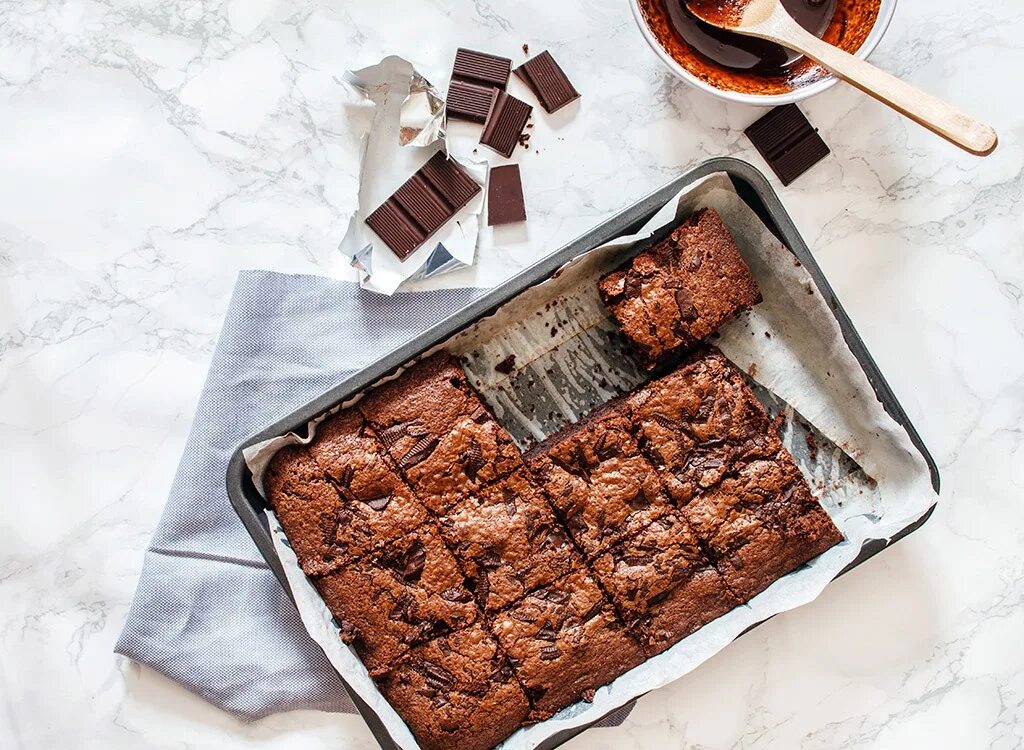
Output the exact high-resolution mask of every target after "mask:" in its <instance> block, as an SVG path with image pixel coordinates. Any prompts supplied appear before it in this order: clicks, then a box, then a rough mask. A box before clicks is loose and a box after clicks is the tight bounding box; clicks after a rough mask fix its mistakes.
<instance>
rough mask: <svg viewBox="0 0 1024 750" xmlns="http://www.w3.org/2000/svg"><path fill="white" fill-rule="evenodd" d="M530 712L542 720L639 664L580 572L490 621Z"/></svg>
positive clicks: (640, 656)
mask: <svg viewBox="0 0 1024 750" xmlns="http://www.w3.org/2000/svg"><path fill="white" fill-rule="evenodd" d="M492 627H493V630H494V634H495V636H496V637H497V639H498V642H499V643H500V644H501V645H502V647H503V648H504V649H505V651H506V652H507V653H508V655H509V659H510V660H511V661H512V666H513V669H515V672H516V676H517V677H518V678H519V681H520V682H521V683H522V684H523V687H525V688H526V694H527V696H528V697H529V698H530V702H531V704H532V705H533V708H534V711H533V714H532V718H533V719H535V720H542V719H545V718H547V717H549V716H551V715H553V714H554V713H556V712H558V711H560V710H561V709H563V708H565V707H566V706H568V705H571V704H573V703H575V702H576V701H578V700H580V699H581V698H582V699H583V700H592V699H593V695H594V691H595V690H596V689H597V688H599V687H601V686H602V685H606V684H607V683H609V682H612V681H613V680H614V679H615V678H616V677H618V676H619V675H620V674H622V673H623V672H627V671H629V670H630V669H632V668H633V667H635V666H636V665H637V664H639V663H640V662H642V661H643V660H644V652H643V649H642V648H641V647H640V645H639V644H638V643H637V642H636V641H634V640H633V639H632V638H631V637H630V636H629V634H628V633H627V631H626V629H625V627H624V626H623V625H622V623H621V622H620V621H619V620H618V618H617V617H616V615H615V611H614V609H613V608H612V606H611V604H609V603H608V601H607V600H606V599H605V598H604V594H602V593H601V590H600V589H599V588H598V587H597V584H596V583H594V580H593V579H592V578H591V577H590V576H589V575H587V573H586V572H585V571H584V570H583V569H579V570H576V571H574V572H573V573H572V574H570V575H567V576H565V577H564V578H562V579H560V580H559V581H557V582H556V583H554V584H552V585H550V586H546V587H544V588H541V589H537V590H536V591H533V592H531V593H530V594H528V595H527V596H526V597H525V598H524V599H522V600H520V601H519V602H517V603H516V604H514V605H512V606H511V607H509V608H508V609H507V610H505V611H504V612H501V613H500V614H499V615H497V617H495V618H494V622H493V626H492Z"/></svg>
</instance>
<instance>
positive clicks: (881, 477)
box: [246, 175, 935, 750]
mask: <svg viewBox="0 0 1024 750" xmlns="http://www.w3.org/2000/svg"><path fill="white" fill-rule="evenodd" d="M702 207H713V208H715V209H717V210H718V211H719V212H720V213H721V214H722V216H723V218H724V219H725V221H726V223H727V224H728V226H729V227H730V229H731V230H732V232H733V235H734V237H735V238H736V241H737V244H738V245H739V247H740V250H741V252H742V254H743V256H744V258H745V260H746V261H747V263H748V264H749V265H750V267H751V269H752V271H753V272H754V275H755V277H756V278H757V281H758V284H759V285H760V287H761V290H762V292H763V294H764V298H765V301H764V302H763V303H762V304H760V305H758V306H757V307H756V308H755V309H754V310H753V311H751V312H750V313H748V314H746V315H744V316H741V317H740V318H738V319H737V320H734V321H732V322H731V323H729V324H727V325H726V326H724V327H723V329H722V330H721V332H720V333H721V336H720V338H719V339H718V340H716V341H715V343H716V345H717V346H718V347H719V348H720V349H721V350H722V351H723V352H724V353H725V354H726V356H728V357H729V358H730V359H731V360H732V361H733V362H734V363H736V364H737V365H738V366H739V367H740V368H741V369H744V370H745V371H747V372H748V373H750V374H751V376H752V377H753V378H754V379H755V380H756V381H757V383H758V384H759V385H758V387H757V388H756V390H757V391H758V392H759V397H761V398H762V400H766V401H767V403H768V405H769V408H770V409H773V410H776V411H778V410H779V409H778V407H779V399H781V401H783V402H786V403H785V404H784V405H783V408H782V409H781V411H782V413H783V415H784V416H786V417H787V423H786V429H785V430H784V433H783V436H784V439H785V440H786V442H787V445H788V446H789V447H790V449H791V451H792V452H793V453H794V456H795V457H796V458H797V460H798V463H799V464H800V466H801V469H802V470H803V471H804V472H805V474H806V475H807V477H808V479H809V481H810V482H811V485H812V488H813V489H814V490H815V492H816V494H817V495H818V496H819V499H820V500H821V502H822V504H823V505H824V506H825V508H826V509H827V510H828V511H829V513H830V515H831V516H832V518H833V520H834V521H835V522H836V523H837V525H838V526H839V527H840V528H841V529H842V531H843V533H844V535H845V537H846V539H845V541H844V542H843V543H841V544H839V545H838V546H836V547H834V548H832V549H831V550H829V551H828V552H826V553H824V554H823V555H821V556H820V557H818V558H816V559H815V560H813V561H812V562H811V563H810V564H809V565H806V566H804V567H803V568H800V569H799V570H797V571H794V572H793V573H791V574H789V575H788V576H785V577H784V578H782V579H780V580H779V581H777V582H776V583H775V584H773V585H772V586H771V587H769V588H768V589H767V590H766V591H765V592H764V593H762V594H760V595H759V596H757V597H755V598H754V599H753V600H751V601H750V602H749V603H748V604H747V605H744V606H741V607H738V608H736V609H735V610H733V611H732V612H730V613H728V614H726V615H725V616H723V617H721V618H719V619H718V620H716V621H714V622H713V623H711V624H709V625H707V626H705V627H704V628H702V629H701V630H699V631H698V632H697V633H694V634H693V635H691V636H690V637H688V638H685V639H684V640H682V641H680V642H679V643H677V644H676V645H675V646H673V647H672V648H670V649H668V650H667V651H665V652H664V653H662V654H660V655H658V656H657V657H655V658H653V659H649V660H648V661H646V662H644V663H643V664H641V665H640V666H638V667H636V668H635V669H633V670H631V671H630V672H628V673H626V674H624V675H622V676H621V677H619V678H618V679H617V680H615V682H613V683H612V684H610V685H607V686H604V687H602V688H601V689H599V690H598V691H597V693H596V695H595V696H594V701H593V703H585V702H581V703H578V704H576V705H574V706H570V707H569V708H567V709H565V710H564V711H562V712H561V713H559V714H558V715H556V716H555V717H553V718H551V719H549V720H547V721H545V722H542V723H540V724H537V725H534V726H531V727H528V728H526V729H521V730H519V731H518V732H516V733H515V734H514V735H513V736H512V737H510V738H509V739H508V740H507V741H506V742H505V743H503V744H502V746H501V747H502V748H503V750H532V748H535V747H536V746H537V745H538V744H539V743H541V742H542V741H543V740H545V739H546V738H548V737H550V736H551V735H553V734H554V733H556V732H559V731H562V730H565V729H570V728H574V727H579V726H583V725H586V724H589V723H591V722H593V721H595V720H597V719H598V718H600V717H602V716H604V715H605V714H607V713H609V712H610V711H613V710H614V709H616V708H618V707H620V706H623V705H625V704H626V703H628V702H629V701H631V700H633V699H634V698H636V697H638V696H640V695H642V694H644V693H646V692H649V691H651V690H655V689H657V688H659V687H661V686H663V685H666V684H668V683H669V682H672V681H673V680H676V679H678V678H680V677H681V676H683V675H685V674H686V673H688V672H690V671H691V670H693V669H694V668H696V667H697V666H698V665H699V664H701V663H702V662H703V661H705V660H706V659H708V658H710V657H711V656H713V655H714V654H715V653H717V652H718V651H719V650H721V649H722V648H724V647H725V646H726V645H728V644H729V643H730V642H732V641H733V640H734V639H735V638H736V637H737V636H739V635H740V634H741V633H742V632H743V631H744V630H746V629H747V628H748V627H749V626H751V625H754V624H756V623H758V622H761V621H762V620H765V619H767V618H769V617H771V616H772V615H775V614H777V613H779V612H783V611H786V610H788V609H792V608H794V607H798V606H800V605H802V604H805V603H807V602H809V601H811V600H812V599H814V598H815V597H816V596H817V595H818V594H819V593H821V591H822V590H823V589H824V587H825V586H826V585H827V584H828V582H829V581H831V580H832V579H833V578H835V576H836V575H837V574H838V573H839V572H840V571H842V570H843V569H844V568H845V567H846V566H847V565H848V564H849V563H850V562H852V561H853V560H854V559H855V558H856V556H857V554H858V552H859V551H860V548H861V546H862V544H863V543H864V541H865V540H868V539H888V538H890V537H891V536H892V535H894V534H895V533H896V532H898V531H900V530H901V529H903V528H905V527H907V526H908V525H910V524H911V523H912V522H913V521H915V520H916V519H918V518H920V517H921V516H922V515H923V514H924V513H926V512H927V511H928V509H929V508H930V507H931V506H932V505H933V504H934V502H935V498H934V494H933V492H932V489H931V485H930V484H929V474H928V468H927V466H926V465H925V462H924V460H923V459H922V457H921V456H920V454H919V453H918V452H917V451H916V450H915V449H914V448H913V446H912V445H911V443H910V441H909V438H908V437H907V435H906V433H905V432H904V431H903V429H902V428H901V427H900V426H899V425H898V424H897V423H896V422H895V421H893V420H892V419H891V418H890V417H889V416H888V415H887V414H886V413H885V411H884V409H883V408H882V405H881V404H880V403H879V402H878V401H877V399H876V398H875V395H874V392H873V390H872V389H871V386H870V384H869V383H868V381H867V379H866V377H865V376H864V374H863V371H862V370H861V368H860V365H859V364H858V363H857V361H856V359H855V358H854V357H853V355H852V354H851V353H850V351H849V350H848V348H847V347H846V344H845V342H844V340H843V337H842V335H841V332H840V330H839V327H838V324H837V322H836V320H835V318H834V317H833V315H832V314H831V312H830V311H829V309H828V307H827V305H826V303H825V301H824V300H823V299H822V298H821V296H820V295H818V294H817V293H816V292H815V291H814V289H813V284H812V282H811V280H810V278H809V277H808V275H807V274H806V272H805V271H804V269H803V268H802V267H800V266H799V265H798V264H797V263H796V262H795V260H794V258H793V255H792V254H791V253H790V252H789V251H788V250H786V248H785V247H783V246H782V245H781V244H780V243H779V242H778V240H777V239H776V238H775V237H774V236H773V235H772V234H771V233H770V232H769V231H768V230H767V229H766V228H765V227H764V225H763V224H762V223H761V222H760V221H759V220H758V218H757V217H756V215H755V214H754V213H753V211H751V209H750V208H749V207H748V206H747V205H746V204H745V203H743V201H742V200H741V199H740V198H739V197H738V196H737V195H736V193H735V191H734V190H733V188H732V184H731V183H730V182H729V180H728V179H727V178H726V177H725V176H724V175H719V176H712V177H709V178H707V179H705V180H704V181H702V182H700V183H698V184H696V185H694V186H691V187H690V188H688V189H687V190H686V191H684V192H683V193H682V194H680V195H679V196H677V198H676V199H674V200H672V201H670V202H669V203H668V204H667V205H666V206H665V207H664V209H662V210H661V211H660V212H659V213H658V214H657V215H656V216H655V217H654V218H652V219H651V220H650V221H649V222H648V224H647V225H646V226H645V227H644V228H643V229H642V230H641V231H640V232H639V233H637V235H635V236H632V237H623V238H620V239H618V240H616V241H614V242H613V243H610V244H608V245H606V246H604V247H602V248H598V249H596V250H593V251H591V252H589V253H586V254H585V255H583V256H580V257H579V258H577V259H576V260H574V261H572V262H571V263H569V264H567V265H566V266H565V267H564V268H563V269H561V270H560V271H559V273H557V274H556V275H555V276H554V277H553V278H552V279H550V280H548V281H547V282H545V283H542V284H539V285H537V286H535V287H533V288H531V289H529V290H527V291H526V292H524V293H523V294H521V295H519V296H518V297H517V298H516V299H515V300H513V301H511V302H509V303H507V304H506V305H504V306H503V307H502V308H501V309H499V310H498V311H497V312H496V313H495V314H494V315H492V316H491V317H489V318H486V319H484V320H481V321H479V322H478V323H476V324H474V325H473V326H471V327H470V328H469V329H467V330H465V331H463V332H462V333H460V334H458V335H457V336H455V337H454V338H453V339H451V340H450V341H448V342H446V343H445V344H444V345H443V347H444V348H447V349H449V350H450V351H452V352H454V353H456V354H459V355H461V356H462V357H463V358H464V359H465V361H467V363H468V364H467V372H468V373H469V375H470V377H471V379H472V380H473V381H474V385H475V386H476V387H477V388H478V390H480V392H481V394H482V395H483V397H484V398H485V399H486V400H487V401H488V403H489V404H490V405H491V407H492V408H493V409H494V410H495V413H496V415H497V416H498V419H499V420H500V421H501V422H502V424H503V425H504V426H505V427H506V428H507V429H509V431H510V432H512V434H513V435H514V436H515V437H516V438H517V440H518V441H519V442H520V443H521V444H523V445H525V444H527V443H529V442H530V441H532V440H537V439H541V438H543V437H545V436H547V435H548V434H550V433H551V432H553V431H554V430H557V429H558V428H559V427H560V426H562V425H563V424H564V423H565V422H567V421H571V420H575V419H578V418H579V417H580V416H582V415H583V414H584V413H585V412H586V411H588V410H589V409H591V408H593V407H594V406H596V405H597V404H598V403H600V402H602V401H605V400H607V399H609V398H611V397H613V396H615V395H617V394H618V393H621V392H625V391H628V390H631V389H632V388H634V387H635V386H636V385H637V384H639V383H640V382H641V381H642V379H643V376H642V374H641V373H639V372H638V371H637V370H636V369H635V367H633V366H632V365H631V364H630V361H629V359H628V358H626V357H624V356H622V352H621V350H620V349H618V348H617V347H618V346H621V345H619V344H616V343H615V341H616V337H614V336H609V334H610V333H614V324H613V323H612V322H611V321H610V319H609V317H608V313H607V310H606V309H605V308H604V306H603V305H602V304H601V303H600V300H599V298H598V295H597V290H596V280H597V277H598V275H600V274H601V273H603V272H604V271H606V270H608V269H609V268H611V267H613V266H615V265H617V264H618V263H620V262H621V261H622V259H623V257H624V256H623V255H622V253H621V251H622V249H623V248H624V246H627V245H630V244H632V243H633V242H635V241H637V240H642V239H646V238H647V237H648V236H650V235H651V233H652V232H653V231H655V230H657V229H659V228H661V227H663V226H665V225H668V224H671V223H674V222H675V221H676V219H677V218H678V217H681V216H684V215H687V214H689V213H691V212H692V211H693V210H695V209H697V208H702ZM766 334H767V335H766ZM509 355H515V357H516V361H515V367H514V369H513V371H512V372H511V373H509V374H502V373H499V372H497V371H496V370H495V369H494V366H495V365H496V364H498V363H499V362H502V361H504V360H506V358H507V357H509ZM503 369H505V368H503ZM761 386H763V387H764V388H766V389H767V390H768V391H770V394H769V393H766V392H764V388H761ZM771 394H774V395H771ZM357 398H358V397H357ZM353 400H357V399H353ZM794 412H798V413H799V414H800V415H801V416H802V417H803V418H804V419H806V420H808V421H810V422H811V423H812V424H813V425H814V435H815V436H816V442H817V443H818V444H819V445H820V446H821V448H820V449H819V450H817V451H813V450H808V444H807V442H806V441H805V440H804V436H805V435H806V429H805V428H804V427H803V422H802V421H801V420H800V419H796V418H794ZM317 421H318V420H317ZM315 428H316V424H315V423H311V425H309V434H310V435H313V434H314V433H315ZM288 442H299V438H297V437H296V436H294V435H288V436H282V437H281V438H277V439H275V440H272V441H268V442H267V443H264V444H262V445H260V446H254V447H253V448H252V449H250V450H249V451H247V452H246V460H247V462H248V463H249V466H250V468H251V470H252V471H253V474H254V477H255V478H256V479H257V486H258V487H260V488H261V491H262V483H261V481H260V479H261V477H262V473H263V470H264V469H265V467H266V463H267V462H268V461H269V458H270V456H271V455H273V453H274V452H276V450H278V449H279V448H280V447H281V446H282V445H283V444H285V443H288ZM840 446H841V448H840ZM851 457H852V459H855V460H856V463H857V464H859V466H860V467H862V468H863V471H861V469H860V468H858V467H857V465H856V464H854V463H853V461H852V460H851ZM865 472H866V474H865ZM868 475H870V479H869V478H868ZM271 515H272V514H271ZM270 523H271V531H272V533H273V536H274V538H275V543H276V544H277V546H278V549H279V552H280V553H281V555H282V561H283V562H284V567H285V570H286V572H287V575H288V580H289V583H290V585H291V587H292V592H293V594H294V595H295V598H296V601H297V604H298V607H299V612H300V615H301V616H302V619H303V622H304V623H306V625H307V627H308V628H309V630H310V633H311V635H312V636H313V638H314V639H315V640H316V641H317V642H318V643H319V644H320V645H321V646H322V647H323V648H324V651H325V653H326V654H327V656H328V658H330V660H331V662H332V663H333V664H334V665H335V667H337V668H338V670H339V672H341V674H342V675H343V676H344V677H345V679H346V681H347V682H348V684H349V685H350V686H351V687H352V688H353V689H354V690H355V691H356V692H357V693H358V694H359V695H360V697H362V698H363V699H364V700H365V701H366V702H367V703H368V704H369V705H370V706H372V707H374V708H375V709H376V710H377V711H378V712H379V714H380V716H381V718H382V720H383V721H384V724H385V725H386V726H387V727H388V728H389V730H390V731H391V733H392V736H393V737H394V738H395V740H396V741H397V742H398V743H399V745H401V747H403V748H410V749H411V748H415V747H416V744H415V741H414V739H413V738H412V736H411V735H410V733H409V731H408V728H407V727H406V726H405V724H404V722H402V721H401V719H400V718H399V717H398V716H397V714H395V712H394V710H393V709H391V708H390V706H388V705H387V703H386V701H384V700H383V697H382V696H381V695H380V694H379V692H378V691H377V689H376V687H375V686H374V684H373V682H372V680H370V679H369V677H368V676H367V674H366V671H365V669H363V667H362V666H361V664H360V663H359V661H358V659H356V658H355V655H354V653H353V652H352V651H351V650H350V649H349V648H348V647H347V646H345V645H344V644H343V643H342V642H341V640H340V637H339V635H338V630H337V628H336V627H335V626H334V625H333V622H332V621H331V618H330V614H329V613H328V612H327V610H326V607H325V606H324V604H323V602H322V600H321V599H320V597H319V596H318V595H317V593H316V591H315V589H314V588H313V587H312V586H311V585H310V583H309V581H308V580H307V579H306V577H305V576H304V575H303V573H302V571H301V569H300V568H299V567H298V564H297V563H296V561H295V557H294V555H293V554H291V550H290V549H289V548H288V546H287V540H286V539H285V537H284V534H283V532H282V530H281V529H280V527H279V525H278V524H277V522H276V519H274V518H273V517H271V518H270Z"/></svg>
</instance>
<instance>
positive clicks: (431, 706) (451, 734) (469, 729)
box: [378, 625, 530, 750]
mask: <svg viewBox="0 0 1024 750" xmlns="http://www.w3.org/2000/svg"><path fill="white" fill-rule="evenodd" d="M378 685H379V687H380V690H381V692H382V693H383V694H384V697H385V698H387V699H388V702H390V703H391V705H392V706H393V707H394V708H395V710H396V711H398V713H399V715H401V717H402V718H403V719H404V720H405V722H406V724H408V725H409V729H410V730H412V733H413V735H415V737H416V741H417V742H418V743H419V746H420V747H421V748H423V750H487V748H492V747H494V746H495V745H497V744H498V743H499V742H501V741H502V740H504V739H505V738H506V737H508V736H509V735H510V734H512V733H513V732H514V731H515V730H516V729H517V728H518V727H519V725H520V724H521V723H522V722H523V721H524V720H525V719H526V717H527V714H528V713H529V710H530V705H529V703H528V702H527V700H526V696H525V695H524V694H523V689H522V688H521V687H520V685H519V683H518V682H517V681H516V679H515V677H514V675H513V674H512V670H511V669H510V667H509V663H508V660H507V658H506V657H505V654H504V653H503V652H502V651H501V649H500V648H499V646H498V644H497V643H496V642H495V640H494V638H493V637H491V636H490V635H489V634H488V633H487V632H486V631H485V630H484V629H483V628H482V627H480V626H479V625H474V626H472V627H470V628H467V629H465V630H460V631H458V632H455V633H452V634H451V635H448V636H445V637H443V638H439V639H437V640H434V641H430V642H429V643H425V644H423V645H422V646H418V647H417V648H415V649H413V650H412V651H410V652H409V653H408V654H406V655H405V656H404V657H403V658H402V659H401V660H399V662H398V663H397V664H396V665H395V666H394V667H393V668H392V669H391V670H389V671H388V672H387V674H385V675H383V676H382V677H381V678H379V679H378Z"/></svg>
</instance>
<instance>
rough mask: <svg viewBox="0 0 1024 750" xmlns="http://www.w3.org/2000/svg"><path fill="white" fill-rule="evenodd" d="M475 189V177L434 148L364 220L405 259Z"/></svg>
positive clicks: (476, 189)
mask: <svg viewBox="0 0 1024 750" xmlns="http://www.w3.org/2000/svg"><path fill="white" fill-rule="evenodd" d="M479 192H480V186H479V185H478V184H477V183H476V181H475V180H474V179H473V178H472V177H470V176H469V175H468V174H467V173H466V171H465V170H464V169H463V168H462V167H460V166H459V165H458V163H456V162H455V161H454V160H451V159H448V158H447V157H446V156H445V153H444V152H443V151H438V152H437V153H436V154H434V155H433V156H432V157H431V158H430V160H429V161H428V162H427V163H426V164H424V165H423V166H422V167H420V169H419V170H418V171H417V172H416V174H414V175H413V176H412V177H410V178H409V179H408V180H406V182H405V184H403V185H402V186H401V187H400V188H398V190H396V191H395V193H394V195H392V196H391V197H390V198H388V199H387V200H386V201H384V203H383V204H382V205H380V206H379V207H378V208H377V209H376V210H375V211H374V212H373V213H371V214H370V215H369V216H367V217H366V224H367V226H369V227H370V229H372V230H373V231H374V232H376V233H377V236H378V237H380V238H381V240H382V241H383V242H384V244H385V245H387V246H388V247H389V248H391V251H392V252H394V254H395V255H397V256H398V258H399V259H400V260H405V259H406V258H408V257H409V256H410V255H412V254H413V253H414V252H415V251H416V250H417V248H419V246H420V245H422V244H423V243H424V242H426V241H427V238H428V237H430V235H432V234H433V233H434V232H436V231H437V230H438V229H440V228H441V227H442V226H443V225H444V224H445V223H446V222H447V221H448V220H449V219H451V218H452V217H453V216H455V214H457V213H458V212H459V210H460V209H461V208H462V207H463V206H465V205H466V204H467V203H469V202H470V201H471V200H472V199H473V196H475V195H476V194H477V193H479Z"/></svg>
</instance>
